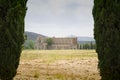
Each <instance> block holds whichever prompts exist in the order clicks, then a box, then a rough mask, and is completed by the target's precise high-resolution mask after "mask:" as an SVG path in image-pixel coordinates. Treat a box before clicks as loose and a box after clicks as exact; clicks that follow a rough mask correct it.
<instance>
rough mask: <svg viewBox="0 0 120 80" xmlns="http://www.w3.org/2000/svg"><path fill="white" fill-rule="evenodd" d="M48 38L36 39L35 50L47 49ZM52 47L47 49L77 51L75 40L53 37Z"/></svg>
mask: <svg viewBox="0 0 120 80" xmlns="http://www.w3.org/2000/svg"><path fill="white" fill-rule="evenodd" d="M47 39H48V37H38V38H37V41H36V45H35V48H36V49H41V50H44V49H48V47H47V46H48V45H47V42H46V40H47ZM51 39H52V42H53V43H52V45H51V46H49V47H50V48H49V49H77V38H56V37H53V38H51Z"/></svg>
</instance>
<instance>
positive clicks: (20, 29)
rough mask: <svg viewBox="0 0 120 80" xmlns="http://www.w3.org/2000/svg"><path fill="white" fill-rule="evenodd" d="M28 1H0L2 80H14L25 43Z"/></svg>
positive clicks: (0, 66)
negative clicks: (25, 20) (25, 19)
mask: <svg viewBox="0 0 120 80" xmlns="http://www.w3.org/2000/svg"><path fill="white" fill-rule="evenodd" d="M26 3H27V0H0V80H13V77H14V76H15V75H16V72H17V68H18V65H19V60H20V53H21V48H22V44H23V43H24V35H23V34H24V18H25V14H26Z"/></svg>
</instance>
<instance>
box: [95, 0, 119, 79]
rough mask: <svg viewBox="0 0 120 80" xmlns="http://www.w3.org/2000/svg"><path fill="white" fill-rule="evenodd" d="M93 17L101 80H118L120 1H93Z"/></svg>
mask: <svg viewBox="0 0 120 80" xmlns="http://www.w3.org/2000/svg"><path fill="white" fill-rule="evenodd" d="M93 17H94V22H95V24H94V36H95V40H96V48H97V49H96V51H97V53H98V59H99V64H98V67H99V69H100V75H101V80H120V0H94V8H93Z"/></svg>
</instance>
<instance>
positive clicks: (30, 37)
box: [25, 31, 46, 41]
mask: <svg viewBox="0 0 120 80" xmlns="http://www.w3.org/2000/svg"><path fill="white" fill-rule="evenodd" d="M25 34H26V35H27V40H33V41H36V39H37V37H38V36H42V37H46V36H44V35H41V34H38V33H34V32H28V31H26V32H25Z"/></svg>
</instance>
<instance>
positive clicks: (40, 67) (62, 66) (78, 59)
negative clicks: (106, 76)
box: [14, 50, 100, 80]
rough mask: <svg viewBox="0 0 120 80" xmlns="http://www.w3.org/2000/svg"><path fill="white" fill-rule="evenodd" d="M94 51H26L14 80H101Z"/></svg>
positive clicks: (23, 53) (22, 55)
mask: <svg viewBox="0 0 120 80" xmlns="http://www.w3.org/2000/svg"><path fill="white" fill-rule="evenodd" d="M97 63H98V61H97V54H96V53H95V51H94V50H24V51H23V52H22V54H21V61H20V65H19V68H18V73H17V75H16V77H15V78H14V80H100V76H99V72H98V69H97Z"/></svg>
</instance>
